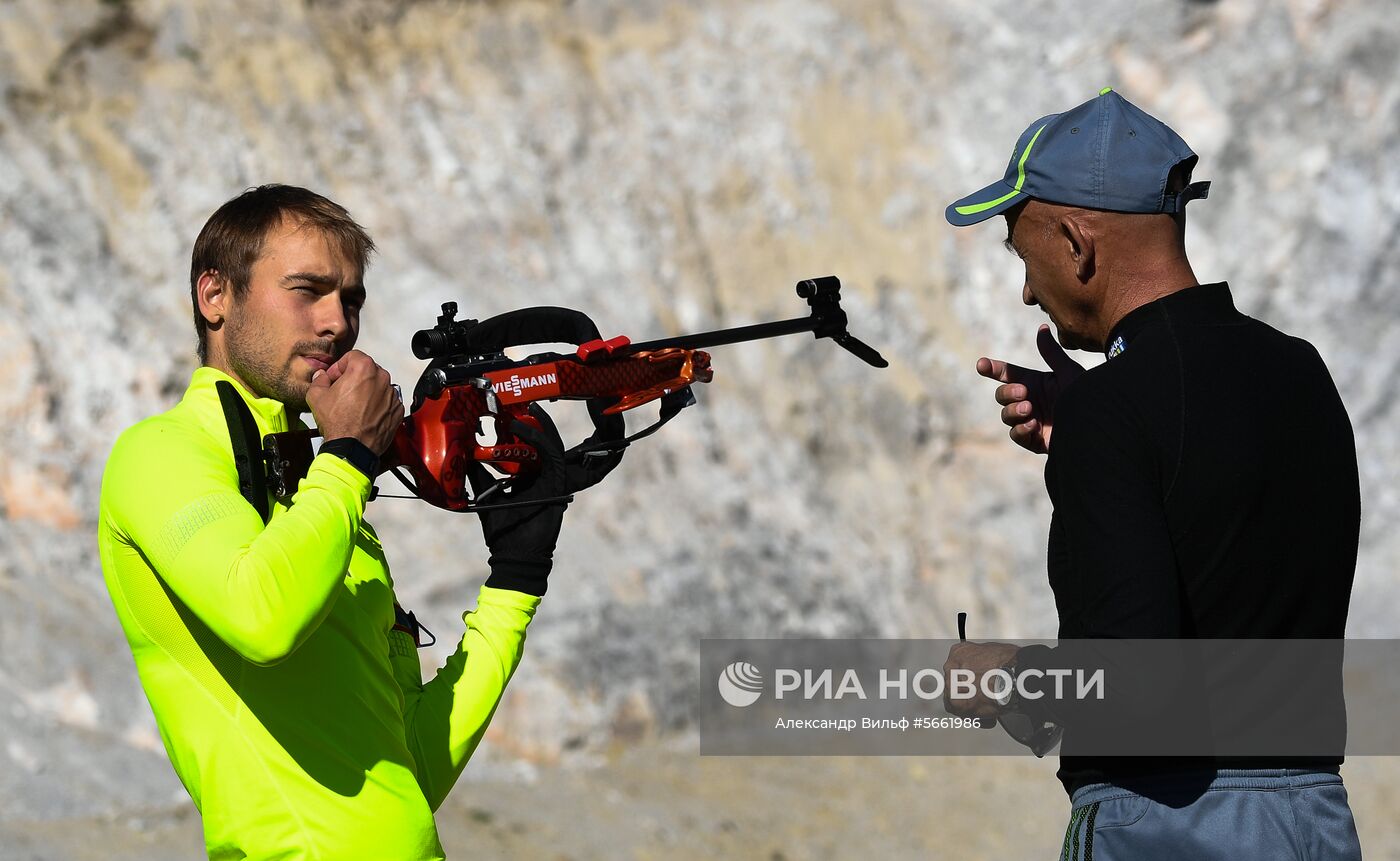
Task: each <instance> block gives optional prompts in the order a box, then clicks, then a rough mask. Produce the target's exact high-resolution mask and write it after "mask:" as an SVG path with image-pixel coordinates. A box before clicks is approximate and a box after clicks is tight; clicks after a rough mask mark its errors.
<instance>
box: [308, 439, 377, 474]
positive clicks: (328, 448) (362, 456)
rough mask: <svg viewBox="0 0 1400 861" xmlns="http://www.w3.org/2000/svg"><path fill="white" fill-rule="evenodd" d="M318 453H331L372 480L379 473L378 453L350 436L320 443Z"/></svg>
mask: <svg viewBox="0 0 1400 861" xmlns="http://www.w3.org/2000/svg"><path fill="white" fill-rule="evenodd" d="M317 453H318V454H333V455H335V456H336V457H338V458H341V459H342V460H345V461H348V462H349V464H350V465H351V466H353V467H355V468H356V469H358V470H359V471H360V472H363V473H364V474H365V478H368V479H369V480H370V481H374V477H375V476H376V475H378V474H379V455H377V454H375V453H374V452H373V451H370V448H369V446H367V445H365V444H364V443H362V442H360V441H359V440H357V439H355V438H354V437H352V436H343V437H337V438H336V439H328V440H326V441H325V442H323V443H321V448H320V450H319V451H318V452H317Z"/></svg>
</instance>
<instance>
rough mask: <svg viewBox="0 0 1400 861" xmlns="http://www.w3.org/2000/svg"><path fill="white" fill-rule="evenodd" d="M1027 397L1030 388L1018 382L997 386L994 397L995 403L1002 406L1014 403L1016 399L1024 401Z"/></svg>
mask: <svg viewBox="0 0 1400 861" xmlns="http://www.w3.org/2000/svg"><path fill="white" fill-rule="evenodd" d="M1028 397H1030V390H1029V389H1027V388H1026V387H1025V386H1023V385H1021V384H1020V383H1010V384H1008V385H1005V386H997V390H996V399H997V403H999V404H1001V405H1002V406H1006V405H1008V404H1014V403H1016V402H1017V401H1024V400H1025V399H1026V398H1028Z"/></svg>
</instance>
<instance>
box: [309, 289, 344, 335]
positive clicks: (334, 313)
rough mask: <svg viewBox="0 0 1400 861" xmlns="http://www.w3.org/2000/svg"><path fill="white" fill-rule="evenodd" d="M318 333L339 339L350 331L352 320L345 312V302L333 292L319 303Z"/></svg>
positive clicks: (317, 309)
mask: <svg viewBox="0 0 1400 861" xmlns="http://www.w3.org/2000/svg"><path fill="white" fill-rule="evenodd" d="M316 312H317V317H316V334H317V335H318V336H321V337H325V338H331V339H332V340H335V341H339V340H341V339H342V338H344V337H345V336H346V335H347V334H348V333H349V332H350V320H349V318H348V317H347V316H346V313H345V303H343V302H341V301H340V296H338V295H337V294H335V293H331V294H329V295H327V296H325V297H323V298H322V299H321V301H320V302H318V303H317V308H316Z"/></svg>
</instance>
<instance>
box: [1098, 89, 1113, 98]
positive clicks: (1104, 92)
mask: <svg viewBox="0 0 1400 861" xmlns="http://www.w3.org/2000/svg"><path fill="white" fill-rule="evenodd" d="M1111 92H1113V88H1112V87H1104V88H1103V89H1102V90H1099V95H1101V96H1106V95H1108V94H1109V93H1111Z"/></svg>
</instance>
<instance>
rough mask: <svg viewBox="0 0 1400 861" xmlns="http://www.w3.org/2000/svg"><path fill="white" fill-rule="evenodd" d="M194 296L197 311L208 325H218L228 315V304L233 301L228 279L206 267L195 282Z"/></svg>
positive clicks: (217, 271)
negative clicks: (197, 306) (197, 307)
mask: <svg viewBox="0 0 1400 861" xmlns="http://www.w3.org/2000/svg"><path fill="white" fill-rule="evenodd" d="M194 295H195V298H196V299H197V300H198V301H199V313H200V315H201V316H203V317H204V322H205V323H206V324H207V325H208V326H210V327H218V326H219V325H221V324H222V323H223V322H224V319H225V318H226V317H228V311H229V306H230V305H231V304H232V302H233V290H232V289H231V285H230V284H229V283H228V279H227V278H225V277H224V276H223V274H222V273H220V272H219V270H217V269H206V270H204V272H202V273H200V276H199V280H198V281H196V282H195V287H194Z"/></svg>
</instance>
